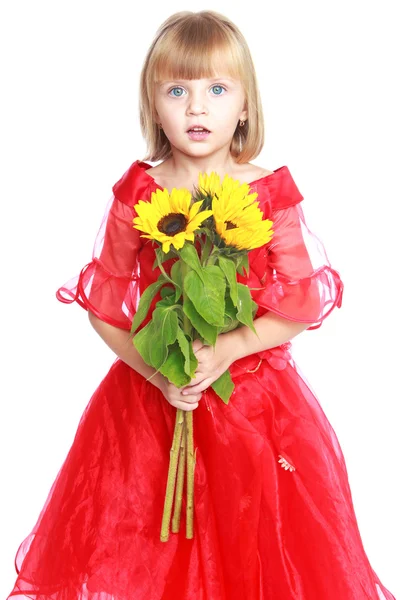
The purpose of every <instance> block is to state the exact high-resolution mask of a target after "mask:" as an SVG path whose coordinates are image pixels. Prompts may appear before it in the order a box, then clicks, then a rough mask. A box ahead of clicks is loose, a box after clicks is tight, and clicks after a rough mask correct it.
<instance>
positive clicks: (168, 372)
mask: <svg viewBox="0 0 400 600" xmlns="http://www.w3.org/2000/svg"><path fill="white" fill-rule="evenodd" d="M193 357H194V360H193ZM189 360H190V370H191V372H194V371H195V370H196V367H197V364H198V361H197V358H196V357H195V356H194V354H193V352H192V353H190V349H189ZM194 361H195V362H194ZM184 363H185V357H184V356H183V354H182V351H181V349H180V346H179V343H178V342H175V343H174V344H172V346H169V353H168V358H167V360H166V361H165V363H164V364H163V365H162V366H161V367H160V372H161V373H162V374H163V375H164V376H165V377H166V378H167V379H168V381H170V382H171V383H173V384H174V385H175V386H176V387H178V388H180V387H183V386H184V385H187V384H188V383H190V381H191V379H192V378H191V377H190V375H188V374H187V373H185V366H184Z"/></svg>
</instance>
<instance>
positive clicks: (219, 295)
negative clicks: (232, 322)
mask: <svg viewBox="0 0 400 600" xmlns="http://www.w3.org/2000/svg"><path fill="white" fill-rule="evenodd" d="M202 271H203V277H202V279H203V281H202V280H201V279H200V277H199V276H198V275H197V273H196V272H195V271H189V273H188V274H187V275H186V277H185V279H184V282H183V287H184V290H185V292H186V294H187V295H188V296H189V299H190V300H191V301H192V303H193V304H194V307H195V309H196V310H197V312H198V313H199V314H200V315H201V316H202V317H203V319H205V320H206V321H207V323H209V324H210V325H215V326H216V327H223V325H224V311H225V289H226V279H225V276H224V274H223V273H222V271H221V269H220V268H219V267H217V266H216V265H209V266H207V267H204V268H203V269H202Z"/></svg>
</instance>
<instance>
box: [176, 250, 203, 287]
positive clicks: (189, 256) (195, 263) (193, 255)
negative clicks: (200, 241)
mask: <svg viewBox="0 0 400 600" xmlns="http://www.w3.org/2000/svg"><path fill="white" fill-rule="evenodd" d="M179 254H180V257H181V258H182V260H184V261H185V263H186V264H187V265H189V267H190V268H191V269H193V271H195V273H197V275H198V276H199V277H200V279H203V269H202V268H201V264H200V258H199V255H198V254H197V250H196V248H195V246H194V245H193V244H190V243H188V242H186V243H185V244H184V246H183V248H181V250H179Z"/></svg>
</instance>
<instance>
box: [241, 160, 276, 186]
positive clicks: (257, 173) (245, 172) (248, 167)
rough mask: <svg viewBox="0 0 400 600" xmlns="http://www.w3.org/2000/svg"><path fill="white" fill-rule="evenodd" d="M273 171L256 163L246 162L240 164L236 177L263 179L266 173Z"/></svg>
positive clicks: (252, 179) (249, 179)
mask: <svg viewBox="0 0 400 600" xmlns="http://www.w3.org/2000/svg"><path fill="white" fill-rule="evenodd" d="M273 173H274V171H271V170H270V169H266V168H264V167H260V166H258V165H253V164H251V163H246V164H244V165H242V167H241V169H240V172H238V175H237V178H238V179H240V180H241V181H247V182H251V181H257V180H258V179H263V178H264V177H267V176H268V175H273Z"/></svg>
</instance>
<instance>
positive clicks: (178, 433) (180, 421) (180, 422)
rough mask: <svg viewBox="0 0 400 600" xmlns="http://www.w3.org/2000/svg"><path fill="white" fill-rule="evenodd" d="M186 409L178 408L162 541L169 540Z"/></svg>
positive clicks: (166, 493) (163, 518)
mask: <svg viewBox="0 0 400 600" xmlns="http://www.w3.org/2000/svg"><path fill="white" fill-rule="evenodd" d="M183 413H184V411H183V410H180V409H177V411H176V420H175V430H174V437H173V440H172V447H171V450H170V460H169V470H168V479H167V489H166V492H165V500H164V512H163V517H162V525H161V535H160V540H161V541H162V542H166V541H168V537H169V524H170V521H171V512H172V502H173V499H174V490H175V480H176V472H177V468H178V458H179V453H180V445H181V439H182V433H183V427H184V420H185V419H184V414H183Z"/></svg>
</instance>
